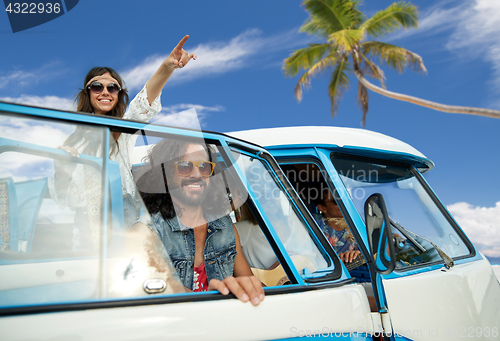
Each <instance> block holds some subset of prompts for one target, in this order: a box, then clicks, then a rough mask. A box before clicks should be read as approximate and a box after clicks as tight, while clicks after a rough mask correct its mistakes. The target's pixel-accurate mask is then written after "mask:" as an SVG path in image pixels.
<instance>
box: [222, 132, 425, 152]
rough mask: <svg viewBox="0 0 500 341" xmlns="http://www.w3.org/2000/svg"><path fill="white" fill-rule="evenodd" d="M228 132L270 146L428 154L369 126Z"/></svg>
mask: <svg viewBox="0 0 500 341" xmlns="http://www.w3.org/2000/svg"><path fill="white" fill-rule="evenodd" d="M226 134H227V135H230V136H233V137H236V138H239V139H242V140H246V141H249V142H252V143H255V144H258V145H260V146H262V147H266V148H267V147H272V146H286V145H303V146H307V145H315V146H318V145H323V146H324V145H336V146H339V147H355V148H356V147H357V148H370V149H378V150H382V151H390V152H399V153H407V154H412V155H415V156H417V157H422V158H426V157H425V155H424V154H422V153H421V152H419V151H418V150H417V149H415V148H413V147H412V146H410V145H409V144H407V143H404V142H402V141H400V140H398V139H395V138H393V137H390V136H387V135H384V134H380V133H376V132H374V131H369V130H365V129H356V128H340V127H322V126H300V127H281V128H265V129H253V130H242V131H235V132H230V133H226Z"/></svg>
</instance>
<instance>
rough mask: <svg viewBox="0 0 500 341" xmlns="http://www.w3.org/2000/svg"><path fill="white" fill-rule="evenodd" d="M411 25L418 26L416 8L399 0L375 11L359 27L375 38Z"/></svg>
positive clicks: (411, 26)
mask: <svg viewBox="0 0 500 341" xmlns="http://www.w3.org/2000/svg"><path fill="white" fill-rule="evenodd" d="M413 27H415V28H416V27H418V9H417V7H416V6H415V5H413V4H411V3H406V2H403V1H400V2H396V3H393V4H392V5H390V6H389V7H387V8H386V9H384V10H382V11H378V12H377V13H375V14H374V15H373V16H372V17H371V18H369V19H368V20H366V21H365V22H364V23H363V24H361V27H360V29H363V30H364V31H365V32H366V33H367V34H368V35H370V36H372V37H375V38H377V37H381V36H384V35H386V34H388V33H391V32H394V31H395V30H398V29H400V28H404V29H408V28H413Z"/></svg>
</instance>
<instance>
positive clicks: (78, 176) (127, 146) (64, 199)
mask: <svg viewBox="0 0 500 341" xmlns="http://www.w3.org/2000/svg"><path fill="white" fill-rule="evenodd" d="M160 97H161V93H160V94H159V95H158V96H157V97H156V98H155V100H154V101H153V103H151V105H149V102H148V96H147V90H146V86H144V87H143V88H142V90H141V91H140V92H139V93H138V94H137V96H135V98H134V99H133V100H132V102H130V105H129V107H128V110H127V112H126V113H125V115H124V116H123V118H124V119H130V120H136V121H142V122H148V121H149V120H150V119H151V118H153V117H154V116H155V115H156V114H158V113H159V112H160V111H161V102H160ZM137 137H138V135H137V134H134V135H131V134H125V133H122V134H120V137H118V147H119V148H118V152H111V153H110V155H109V159H110V160H111V161H116V162H118V164H119V166H120V175H121V179H122V190H123V195H124V196H125V195H126V194H130V195H131V196H132V198H134V197H135V196H136V195H137V190H136V186H135V183H134V179H133V177H132V174H131V172H130V169H131V167H132V165H131V162H130V157H131V154H132V151H133V149H134V146H135V142H136V140H137ZM86 146H87V143H85V142H84V143H82V144H81V145H80V146H78V147H77V150H78V152H79V153H82V152H83V150H84V149H85V147H86ZM101 154H102V151H101V148H99V150H98V151H97V156H99V155H101ZM56 162H57V161H56ZM48 188H49V191H50V195H51V197H52V198H53V199H54V201H55V202H56V203H57V204H58V205H59V206H60V207H61V208H64V207H66V206H69V207H72V208H75V207H85V206H87V195H86V192H85V175H84V167H83V164H78V165H77V166H76V168H75V170H74V171H73V173H72V179H71V182H70V183H69V185H68V187H67V188H56V187H55V184H54V176H52V177H50V178H49V181H48Z"/></svg>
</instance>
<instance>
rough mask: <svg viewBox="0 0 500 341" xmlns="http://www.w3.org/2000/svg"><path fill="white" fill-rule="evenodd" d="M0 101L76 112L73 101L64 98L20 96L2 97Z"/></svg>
mask: <svg viewBox="0 0 500 341" xmlns="http://www.w3.org/2000/svg"><path fill="white" fill-rule="evenodd" d="M0 99H1V100H2V101H6V102H11V103H19V104H26V105H34V106H37V107H43V108H50V109H61V110H76V107H75V105H74V103H73V100H72V99H68V98H64V97H57V96H34V95H21V96H19V97H2V98H0Z"/></svg>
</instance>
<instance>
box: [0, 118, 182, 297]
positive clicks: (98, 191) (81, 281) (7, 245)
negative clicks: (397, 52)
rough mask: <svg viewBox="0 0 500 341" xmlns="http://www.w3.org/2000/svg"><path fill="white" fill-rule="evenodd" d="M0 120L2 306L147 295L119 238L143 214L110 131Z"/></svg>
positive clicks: (47, 121) (170, 274) (47, 122)
mask: <svg viewBox="0 0 500 341" xmlns="http://www.w3.org/2000/svg"><path fill="white" fill-rule="evenodd" d="M0 126H1V127H2V129H1V130H0V278H2V280H1V281H0V307H20V306H29V305H33V304H41V303H44V304H56V303H73V302H85V301H87V302H88V301H96V300H102V299H106V300H108V299H110V298H129V297H139V296H146V295H148V294H147V293H146V292H145V291H144V289H143V284H144V279H145V278H141V276H143V274H144V273H145V272H147V271H148V268H147V266H143V265H141V264H139V263H138V262H137V260H134V259H132V258H130V257H129V255H127V253H126V250H125V241H124V240H125V239H124V237H125V230H126V228H128V227H129V225H130V224H131V222H133V221H134V220H137V217H138V216H139V215H141V214H144V213H147V212H146V211H145V209H144V206H143V205H142V202H141V201H137V200H135V199H134V196H135V198H136V195H137V193H136V192H137V191H135V190H134V183H133V181H130V182H129V185H131V186H129V187H127V185H124V186H122V179H123V178H124V176H125V174H127V173H128V174H127V176H128V179H129V180H132V176H131V174H130V171H129V170H128V169H126V168H125V169H122V167H120V164H121V163H120V161H119V159H118V157H117V156H116V155H117V154H116V150H117V148H119V147H118V146H117V145H116V144H114V143H110V141H113V140H112V139H111V138H110V132H109V129H107V128H105V127H97V126H91V125H85V124H80V123H75V124H68V123H64V122H61V121H57V120H50V119H42V118H37V119H35V118H32V117H24V118H23V117H19V116H14V115H12V116H10V115H9V114H7V113H2V115H1V116H0ZM107 146H109V148H110V151H111V154H110V155H105V156H103V155H104V153H103V147H106V148H107ZM70 147H72V148H75V149H77V150H78V153H73V152H72V151H71V150H70V149H69V148H70ZM120 147H121V148H124V146H123V145H122V146H120ZM106 187H107V188H108V190H107V192H105V191H104V189H105V188H106ZM126 188H128V189H126ZM130 189H132V190H131V191H129V190H130ZM105 194H106V195H105ZM128 215H130V216H128ZM167 265H168V264H167ZM167 272H168V275H167V276H168V278H167V280H170V279H171V280H172V281H173V283H176V275H175V271H172V270H171V269H166V270H165V273H167ZM144 276H146V278H148V276H149V275H148V274H146V275H144ZM173 288H174V286H169V288H168V289H167V290H166V291H164V292H163V293H164V294H166V293H172V292H174V291H175V290H173ZM176 288H178V287H176Z"/></svg>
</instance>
